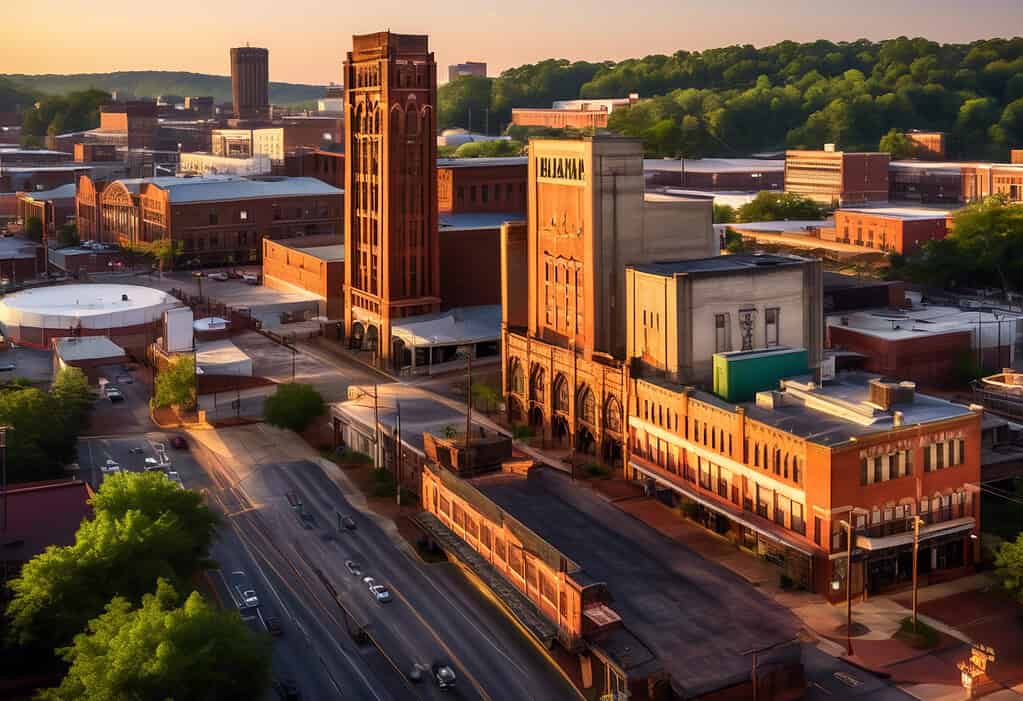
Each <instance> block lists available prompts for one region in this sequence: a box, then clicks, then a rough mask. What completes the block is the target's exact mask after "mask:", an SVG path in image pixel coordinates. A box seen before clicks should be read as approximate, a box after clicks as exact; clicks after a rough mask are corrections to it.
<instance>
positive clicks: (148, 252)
mask: <svg viewBox="0 0 1023 701" xmlns="http://www.w3.org/2000/svg"><path fill="white" fill-rule="evenodd" d="M127 250H128V252H129V253H131V254H132V260H133V261H134V256H135V255H141V256H146V257H148V258H152V259H153V261H154V262H155V263H156V265H158V266H159V268H160V273H161V274H162V273H163V272H164V270H166V269H168V268H172V267H174V261H175V260H177V258H178V257H179V256H180V255H181V254H182V252H183V251H184V250H185V249H184V244H183V243H182V242H181V241H174V240H171V239H170V238H162V239H157V240H156V241H139V242H137V243H133V244H130V245H129V246H127Z"/></svg>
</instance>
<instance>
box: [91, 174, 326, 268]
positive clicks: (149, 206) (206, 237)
mask: <svg viewBox="0 0 1023 701" xmlns="http://www.w3.org/2000/svg"><path fill="white" fill-rule="evenodd" d="M84 180H87V178H85V177H84V176H83V178H81V179H80V182H82V181H84ZM82 184H83V187H82V188H81V189H80V193H81V198H80V199H79V202H78V205H77V207H78V211H79V213H80V214H82V213H86V217H87V219H88V220H89V221H90V222H92V221H94V223H90V224H89V229H90V230H92V229H98V231H96V232H95V233H94V234H93V235H92V237H93V238H95V239H96V240H100V241H104V242H106V243H117V244H121V245H127V244H136V243H152V242H153V241H158V240H160V239H165V238H170V239H171V240H172V241H175V242H180V244H181V253H180V255H179V260H186V261H191V262H193V263H195V262H198V263H200V264H223V263H244V262H255V261H258V260H259V258H260V254H261V252H262V240H263V239H264V238H271V239H283V238H290V237H297V236H319V235H325V234H330V235H334V236H340V235H341V221H342V220H341V208H342V206H343V200H344V196H343V195H344V193H343V192H342V191H341V190H339V189H337V188H334V187H331V186H329V185H327V184H326V183H324V182H322V181H320V180H316V179H315V178H279V177H269V178H259V179H247V178H238V177H234V176H210V177H205V178H177V177H162V178H138V179H125V180H115V181H114V182H112V183H110V184H109V185H107V186H106V187H104V188H103V189H102V191H99V192H98V193H97V188H96V185H95V183H90V184H86V183H82ZM92 208H94V209H92ZM93 215H94V216H95V220H92V217H93ZM82 235H83V237H84V236H85V233H84V232H83V234H82Z"/></svg>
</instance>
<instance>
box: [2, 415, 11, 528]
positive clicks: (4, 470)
mask: <svg viewBox="0 0 1023 701" xmlns="http://www.w3.org/2000/svg"><path fill="white" fill-rule="evenodd" d="M9 428H10V427H9V426H0V451H2V455H0V489H2V490H3V497H4V517H3V524H2V528H0V533H3V535H4V536H5V537H6V536H7V431H8V429H9Z"/></svg>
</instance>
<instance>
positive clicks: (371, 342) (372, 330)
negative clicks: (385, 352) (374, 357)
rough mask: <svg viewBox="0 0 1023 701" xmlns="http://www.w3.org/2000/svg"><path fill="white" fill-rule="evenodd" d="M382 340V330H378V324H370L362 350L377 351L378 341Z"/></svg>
mask: <svg viewBox="0 0 1023 701" xmlns="http://www.w3.org/2000/svg"><path fill="white" fill-rule="evenodd" d="M379 340H380V332H379V331H377V327H376V326H370V327H369V328H368V329H366V337H365V338H364V339H363V340H362V350H364V351H375V350H376V349H377V343H378V341H379Z"/></svg>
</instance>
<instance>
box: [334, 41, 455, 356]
mask: <svg viewBox="0 0 1023 701" xmlns="http://www.w3.org/2000/svg"><path fill="white" fill-rule="evenodd" d="M352 41H353V47H352V51H350V52H348V60H346V61H345V64H344V84H345V126H346V129H345V154H346V158H345V166H346V167H345V273H346V275H345V331H346V333H347V334H348V339H349V343H350V345H352V346H353V347H355V348H362V349H363V350H371V351H374V352H376V353H377V357H378V358H380V359H381V360H388V359H390V358H391V355H392V341H391V323H392V320H393V319H398V318H401V317H407V316H415V315H419V314H430V313H433V312H437V311H440V261H439V256H440V253H439V243H438V236H437V193H436V189H437V172H436V171H437V138H436V132H437V129H436V124H437V117H436V104H437V66H436V64H435V63H434V60H433V54H432V53H431V52H430V50H429V41H428V38H427V37H426V36H420V35H410V34H391V33H390V32H378V33H376V34H366V35H362V36H355V37H353V38H352Z"/></svg>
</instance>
